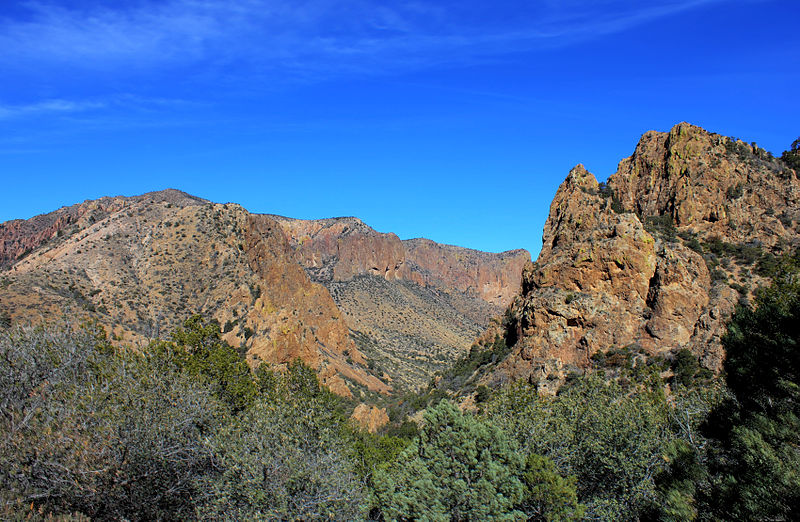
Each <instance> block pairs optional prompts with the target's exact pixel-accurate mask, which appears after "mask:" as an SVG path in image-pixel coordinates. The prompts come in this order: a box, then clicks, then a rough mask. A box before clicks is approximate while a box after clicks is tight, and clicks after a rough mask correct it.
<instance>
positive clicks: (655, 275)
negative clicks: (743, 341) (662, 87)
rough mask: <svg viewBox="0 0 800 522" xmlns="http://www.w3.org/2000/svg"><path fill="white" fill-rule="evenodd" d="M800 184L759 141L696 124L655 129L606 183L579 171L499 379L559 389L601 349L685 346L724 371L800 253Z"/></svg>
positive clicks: (531, 273)
mask: <svg viewBox="0 0 800 522" xmlns="http://www.w3.org/2000/svg"><path fill="white" fill-rule="evenodd" d="M799 212H800V182H799V181H798V179H797V176H796V174H795V173H794V172H793V171H791V170H789V169H788V168H787V167H786V165H784V164H783V163H782V162H780V161H779V160H776V159H774V158H772V156H771V155H769V154H768V153H767V152H766V151H763V150H762V149H759V148H758V147H756V146H754V145H747V144H744V143H742V142H739V141H736V140H733V139H731V138H726V137H723V136H719V135H716V134H711V133H708V132H706V131H704V130H703V129H701V128H699V127H695V126H692V125H689V124H686V123H681V124H679V125H676V126H675V127H674V128H673V129H672V130H671V131H670V132H669V133H659V132H648V133H646V134H645V135H644V136H643V137H642V139H641V141H640V142H639V144H638V146H637V147H636V150H635V151H634V153H633V155H632V156H631V157H629V158H627V159H625V160H623V161H622V162H621V163H620V165H619V169H618V170H617V172H616V173H615V174H614V175H612V176H611V177H610V178H609V180H608V183H607V185H601V184H599V183H598V182H597V180H596V179H595V177H594V176H593V175H592V174H590V173H589V172H587V171H586V169H584V167H583V166H581V165H578V166H577V167H575V168H574V169H573V170H572V171H571V172H570V173H569V175H568V176H567V178H566V180H565V181H564V183H562V185H561V186H560V187H559V189H558V192H557V193H556V196H555V198H554V200H553V202H552V204H551V206H550V214H549V216H548V219H547V222H546V224H545V228H544V233H543V236H542V242H543V246H542V251H541V253H540V255H539V258H538V259H537V261H536V262H535V263H529V264H528V265H527V266H526V267H525V269H524V272H523V277H522V292H521V293H520V294H519V295H518V296H517V297H516V298H515V299H514V301H513V303H512V305H511V308H510V315H511V316H512V317H513V320H514V323H515V324H516V330H517V331H516V332H515V334H516V336H517V337H518V338H519V340H518V342H517V344H516V346H515V349H514V351H513V352H512V354H511V355H510V356H509V357H508V358H507V359H506V360H505V361H504V362H503V363H502V364H501V365H500V366H499V367H498V368H497V370H496V371H495V372H494V374H493V375H492V376H491V377H490V380H494V381H503V380H508V379H520V378H524V379H529V380H530V381H532V382H536V383H539V384H540V387H541V388H542V389H545V390H552V389H554V388H555V387H557V386H558V383H559V382H560V381H561V380H562V379H563V378H564V376H565V375H566V374H567V373H568V372H569V371H570V370H571V369H572V370H576V369H577V370H579V369H581V368H586V367H588V366H590V365H591V357H592V355H594V354H595V353H596V352H598V351H608V350H610V349H612V348H621V347H628V348H629V349H631V350H632V351H634V352H638V353H643V354H648V355H656V354H668V353H670V352H675V351H677V350H680V349H683V348H687V349H689V350H691V351H692V352H693V353H694V354H695V355H697V356H698V358H699V359H700V362H701V364H703V365H704V366H705V367H707V368H709V369H711V370H713V371H719V370H720V369H721V365H722V361H723V357H724V354H723V353H722V348H721V345H720V336H721V335H723V334H724V331H725V324H726V322H727V320H728V318H729V317H730V315H731V313H732V312H733V310H734V308H735V306H736V303H737V302H738V300H739V299H740V298H747V297H748V296H749V295H751V292H752V290H753V289H754V288H755V287H756V286H758V285H759V284H762V283H764V282H765V279H764V277H763V276H765V275H766V274H767V272H768V265H769V264H770V262H771V261H773V260H774V259H775V258H776V256H777V255H780V254H781V253H782V252H786V251H788V250H789V249H791V248H793V247H796V246H797V245H798V243H799V238H800V235H799V234H798V232H799V231H800V229H799V228H798V221H800V214H799Z"/></svg>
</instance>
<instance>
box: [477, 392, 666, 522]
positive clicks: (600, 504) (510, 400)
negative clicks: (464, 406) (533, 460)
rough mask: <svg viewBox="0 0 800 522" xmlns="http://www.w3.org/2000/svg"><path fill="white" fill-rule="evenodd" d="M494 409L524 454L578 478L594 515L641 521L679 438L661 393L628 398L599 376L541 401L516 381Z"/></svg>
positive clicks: (494, 415)
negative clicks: (668, 447) (670, 446)
mask: <svg viewBox="0 0 800 522" xmlns="http://www.w3.org/2000/svg"><path fill="white" fill-rule="evenodd" d="M487 411H488V413H487V415H488V418H489V419H491V420H492V421H494V422H495V423H496V424H497V425H498V426H500V427H501V428H502V429H504V430H505V431H506V432H507V433H508V434H509V436H510V437H511V438H512V439H513V440H514V441H516V442H517V444H519V446H520V449H521V451H522V452H523V453H524V454H536V455H541V456H543V457H547V458H548V459H550V460H552V461H553V463H554V464H555V466H556V469H557V471H558V473H559V474H560V475H561V476H567V477H568V476H571V475H574V476H575V477H576V479H577V494H578V500H579V501H580V502H581V503H582V504H584V505H585V506H586V516H587V517H590V518H595V519H597V518H599V519H613V520H619V519H631V518H636V516H637V514H638V513H639V512H640V511H641V510H643V509H644V508H645V507H646V506H648V505H649V503H650V502H651V501H652V500H653V499H654V498H655V497H656V490H655V484H654V482H653V473H654V471H655V470H658V469H659V467H661V466H662V465H663V464H662V463H663V459H662V454H661V451H662V448H663V447H664V444H665V443H666V441H668V440H670V438H671V437H672V435H671V432H670V420H669V408H668V407H667V405H666V402H665V400H664V397H663V394H661V393H659V392H658V391H657V390H656V391H654V392H645V391H641V390H639V391H637V392H636V393H627V392H626V391H625V390H624V389H623V388H622V387H621V386H620V385H618V384H617V383H614V382H606V381H604V380H603V379H601V378H599V377H598V376H592V377H584V378H577V379H574V380H573V381H572V382H571V384H569V385H565V386H563V387H562V388H561V390H560V391H559V393H558V395H557V396H555V397H542V396H539V394H538V392H537V391H536V388H535V387H534V386H532V385H529V384H526V383H517V384H515V385H513V386H511V387H509V388H508V389H505V390H503V391H502V392H500V393H498V394H496V396H495V397H494V398H493V399H492V401H491V402H490V403H489V405H488V408H487Z"/></svg>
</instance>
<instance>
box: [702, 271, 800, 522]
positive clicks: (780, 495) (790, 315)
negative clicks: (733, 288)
mask: <svg viewBox="0 0 800 522" xmlns="http://www.w3.org/2000/svg"><path fill="white" fill-rule="evenodd" d="M722 342H723V346H724V348H725V350H726V354H727V358H726V361H725V370H726V372H727V384H728V386H729V388H730V390H731V392H732V394H733V397H732V398H730V399H729V400H727V401H725V402H723V403H722V404H721V405H720V406H718V407H717V408H716V409H715V410H714V412H713V413H712V414H711V416H710V419H709V422H708V424H707V428H706V431H707V434H708V436H709V437H710V438H712V440H713V442H714V446H713V452H712V455H711V459H710V462H709V470H710V473H711V475H712V478H711V494H710V495H708V496H707V497H706V498H705V501H706V503H707V508H708V510H709V511H710V512H711V513H712V514H713V516H716V517H721V518H728V519H749V520H756V519H761V520H763V519H773V520H778V519H783V520H790V519H797V518H798V517H800V454H799V453H798V452H797V448H798V447H800V420H798V419H800V406H799V405H800V280H798V272H797V269H796V268H787V269H785V270H784V272H783V273H782V274H780V275H779V276H778V277H777V278H776V279H775V282H774V284H773V286H772V287H770V288H769V289H765V290H762V291H760V292H759V293H758V296H757V298H756V307H755V308H749V307H743V308H740V309H739V310H737V312H736V314H735V315H734V317H733V318H732V320H731V323H730V325H729V328H728V333H727V334H726V335H725V337H724V338H723V340H722Z"/></svg>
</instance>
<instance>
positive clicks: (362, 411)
mask: <svg viewBox="0 0 800 522" xmlns="http://www.w3.org/2000/svg"><path fill="white" fill-rule="evenodd" d="M350 418H351V419H353V420H354V421H355V422H356V423H357V424H358V425H359V426H361V427H362V428H364V429H365V430H367V431H369V432H370V433H377V432H378V430H379V429H381V428H382V427H384V426H386V424H388V423H389V415H387V414H386V408H378V407H376V406H367V405H366V404H364V403H363V402H362V403H361V404H359V405H358V406H356V408H355V410H353V414H352V415H351V417H350Z"/></svg>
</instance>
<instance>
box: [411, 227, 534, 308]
mask: <svg viewBox="0 0 800 522" xmlns="http://www.w3.org/2000/svg"><path fill="white" fill-rule="evenodd" d="M403 246H404V247H405V251H406V255H405V258H406V264H407V265H408V267H409V272H410V275H409V276H408V278H409V279H410V280H412V281H414V282H417V283H419V284H421V285H425V286H435V287H441V288H455V289H456V290H458V291H460V292H462V293H464V294H466V295H469V296H474V297H478V298H480V299H482V300H484V301H486V302H487V303H491V304H493V305H495V306H499V307H506V306H508V304H509V303H510V302H511V300H512V299H513V298H514V296H515V295H516V294H517V293H518V292H519V288H520V281H521V274H522V267H523V266H525V263H526V262H528V261H530V257H531V255H530V253H528V251H527V250H509V251H507V252H502V253H500V254H490V253H488V252H479V251H477V250H470V249H467V248H460V247H455V246H451V245H440V244H438V243H434V242H433V241H430V240H429V239H409V240H407V241H403Z"/></svg>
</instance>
